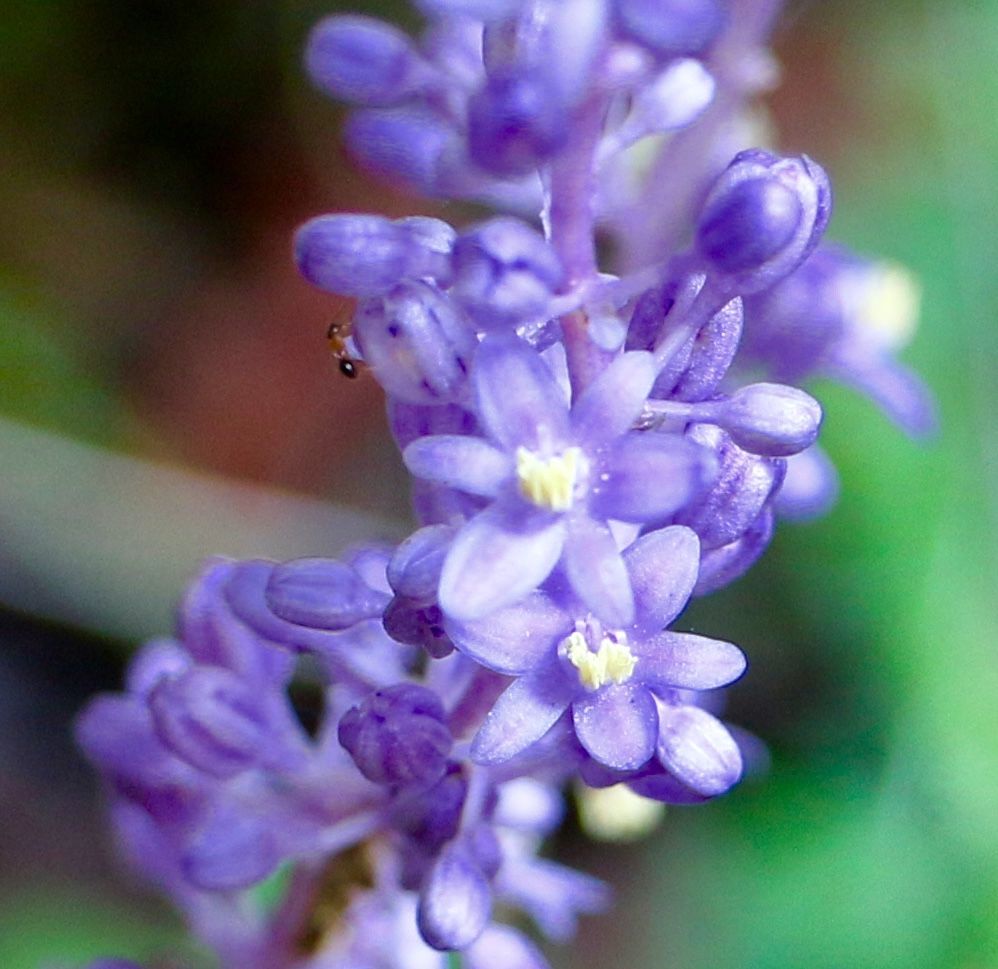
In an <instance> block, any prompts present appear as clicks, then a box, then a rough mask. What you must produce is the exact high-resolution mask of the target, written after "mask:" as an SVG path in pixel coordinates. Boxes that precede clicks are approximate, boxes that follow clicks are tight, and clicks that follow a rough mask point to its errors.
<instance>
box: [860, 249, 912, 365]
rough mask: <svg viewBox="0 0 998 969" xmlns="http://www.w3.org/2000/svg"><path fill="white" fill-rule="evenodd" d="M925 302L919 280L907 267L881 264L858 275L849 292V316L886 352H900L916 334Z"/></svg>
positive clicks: (895, 264)
mask: <svg viewBox="0 0 998 969" xmlns="http://www.w3.org/2000/svg"><path fill="white" fill-rule="evenodd" d="M921 302H922V288H921V286H919V284H918V280H917V279H916V278H915V277H914V276H913V275H912V274H911V273H910V272H908V270H907V269H905V268H904V266H901V265H898V263H895V262H881V263H877V264H875V265H873V266H869V267H867V268H865V269H863V270H862V271H861V272H859V273H857V275H856V278H855V280H854V281H853V287H852V288H850V289H849V290H847V293H846V306H847V312H849V313H851V314H852V317H853V319H854V320H855V321H856V323H857V325H858V326H859V327H860V328H861V329H862V330H864V331H866V332H868V333H872V334H873V335H874V336H875V337H876V338H877V342H878V343H879V344H880V345H881V346H883V347H884V348H886V349H890V350H898V349H900V348H901V347H903V346H905V345H906V344H907V343H908V342H909V340H910V339H911V338H912V336H913V335H914V333H915V328H916V326H917V325H918V314H919V309H920V307H921Z"/></svg>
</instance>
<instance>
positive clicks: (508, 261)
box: [453, 218, 562, 329]
mask: <svg viewBox="0 0 998 969" xmlns="http://www.w3.org/2000/svg"><path fill="white" fill-rule="evenodd" d="M453 266H454V288H453V295H454V298H455V299H456V300H458V302H460V303H461V304H462V305H463V306H464V307H465V308H466V309H467V310H468V312H469V314H470V315H471V316H472V318H473V319H474V321H475V323H476V324H478V325H480V326H482V327H484V328H486V329H489V328H493V327H497V326H515V325H517V324H519V323H522V322H525V321H527V320H530V319H531V318H535V317H539V316H543V315H544V312H545V310H546V308H547V306H548V303H549V302H550V300H551V298H552V296H553V295H554V293H555V291H556V290H557V288H558V286H559V285H560V284H561V279H562V272H561V265H560V263H559V261H558V257H557V256H556V255H555V253H554V251H553V250H552V249H551V247H550V246H549V245H548V244H547V242H546V241H545V240H544V238H543V236H541V235H540V233H538V232H536V231H535V230H534V229H532V228H531V227H530V226H528V225H527V224H526V223H524V222H520V221H519V220H518V219H512V218H496V219H491V220H490V221H488V222H485V223H483V224H482V225H479V226H477V227H476V228H474V229H472V230H471V231H469V232H466V233H464V234H463V235H461V236H460V238H459V239H458V240H457V243H456V245H455V246H454V255H453Z"/></svg>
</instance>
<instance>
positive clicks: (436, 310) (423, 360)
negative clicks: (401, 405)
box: [353, 281, 476, 404]
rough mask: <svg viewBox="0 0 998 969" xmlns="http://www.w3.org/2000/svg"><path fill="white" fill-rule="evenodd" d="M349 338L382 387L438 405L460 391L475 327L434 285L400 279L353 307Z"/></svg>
mask: <svg viewBox="0 0 998 969" xmlns="http://www.w3.org/2000/svg"><path fill="white" fill-rule="evenodd" d="M353 336H354V339H355V340H356V342H357V346H358V347H359V348H360V351H361V353H362V354H363V357H364V360H365V361H366V362H367V363H368V364H369V365H370V367H371V369H372V370H373V371H374V374H375V376H376V377H377V378H378V380H379V382H380V383H381V385H382V386H383V387H384V388H385V389H386V390H387V391H388V392H389V393H390V394H395V395H397V396H398V397H400V398H401V399H402V400H404V401H408V402H409V403H414V404H441V403H446V402H448V401H452V400H454V399H456V398H457V397H458V395H459V394H460V393H461V392H462V390H463V388H464V386H465V383H466V381H467V377H468V373H469V371H470V363H469V362H470V360H471V356H472V354H473V353H474V350H475V346H476V340H475V335H474V331H473V330H472V328H471V326H470V324H469V322H468V321H467V320H466V319H465V318H464V316H463V314H461V313H460V312H459V310H458V308H457V307H456V306H455V305H454V302H453V301H452V300H451V299H450V298H449V297H448V296H445V295H444V294H443V293H442V292H441V291H440V290H439V289H438V288H437V287H436V286H434V285H433V284H432V283H428V282H425V281H408V282H402V283H399V284H398V285H397V286H395V287H394V288H393V289H392V290H391V291H390V292H389V293H387V294H386V295H385V296H384V298H380V299H378V298H376V299H369V300H365V301H364V302H362V303H361V304H360V305H359V306H358V307H357V313H356V316H355V317H354V321H353Z"/></svg>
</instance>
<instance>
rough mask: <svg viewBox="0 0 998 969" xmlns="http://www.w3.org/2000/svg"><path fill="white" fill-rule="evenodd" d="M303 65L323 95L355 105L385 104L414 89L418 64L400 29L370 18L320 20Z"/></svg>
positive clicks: (408, 42)
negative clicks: (326, 93)
mask: <svg viewBox="0 0 998 969" xmlns="http://www.w3.org/2000/svg"><path fill="white" fill-rule="evenodd" d="M305 66H306V68H307V70H308V73H309V76H310V77H311V78H312V80H313V81H314V82H315V83H316V84H317V85H318V86H319V87H320V88H322V89H323V90H324V91H327V92H328V93H329V94H332V95H333V96H334V97H337V98H341V99H342V100H344V101H351V102H353V103H355V104H369V105H374V106H387V105H392V104H397V103H398V102H399V101H402V100H404V99H405V98H406V97H408V96H410V95H411V94H412V93H413V92H414V91H415V90H416V87H417V83H416V82H417V77H418V73H419V72H418V68H419V61H418V58H417V55H416V52H415V50H414V49H413V47H412V43H411V42H410V40H409V38H408V37H406V35H405V34H403V33H402V31H400V30H398V29H396V28H395V27H392V26H391V25H389V24H386V23H384V22H383V21H381V20H375V19H374V18H372V17H360V16H349V15H345V16H337V17H327V18H326V19H325V20H320V21H319V23H318V24H317V25H316V26H315V28H314V29H313V30H312V33H311V35H310V37H309V40H308V47H307V48H306V51H305Z"/></svg>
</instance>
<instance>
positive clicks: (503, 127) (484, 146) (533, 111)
mask: <svg viewBox="0 0 998 969" xmlns="http://www.w3.org/2000/svg"><path fill="white" fill-rule="evenodd" d="M568 133H569V128H568V117H567V112H566V111H565V105H564V104H562V103H561V100H560V99H559V98H558V96H557V93H556V92H555V91H554V90H553V85H552V81H551V78H549V77H548V76H547V75H546V74H544V73H543V72H541V71H539V70H513V69H508V68H505V69H502V70H499V71H496V72H495V73H494V74H492V75H491V76H490V77H489V79H488V80H487V81H486V83H485V85H484V86H483V87H482V88H481V89H480V90H479V91H478V92H477V93H476V94H474V95H473V96H472V98H471V101H470V102H469V104H468V150H469V152H470V154H471V158H472V160H473V161H474V162H475V163H476V164H477V165H479V166H481V167H482V168H484V169H485V170H486V171H488V172H492V173H493V174H495V175H507V176H508V175H522V174H524V173H526V172H529V171H531V170H532V169H534V168H536V167H537V166H538V165H539V164H540V163H541V162H543V161H545V160H546V159H548V158H550V157H551V156H552V155H554V154H556V153H557V152H558V151H559V150H560V149H561V148H562V147H563V146H564V144H565V143H566V142H567V140H568Z"/></svg>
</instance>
